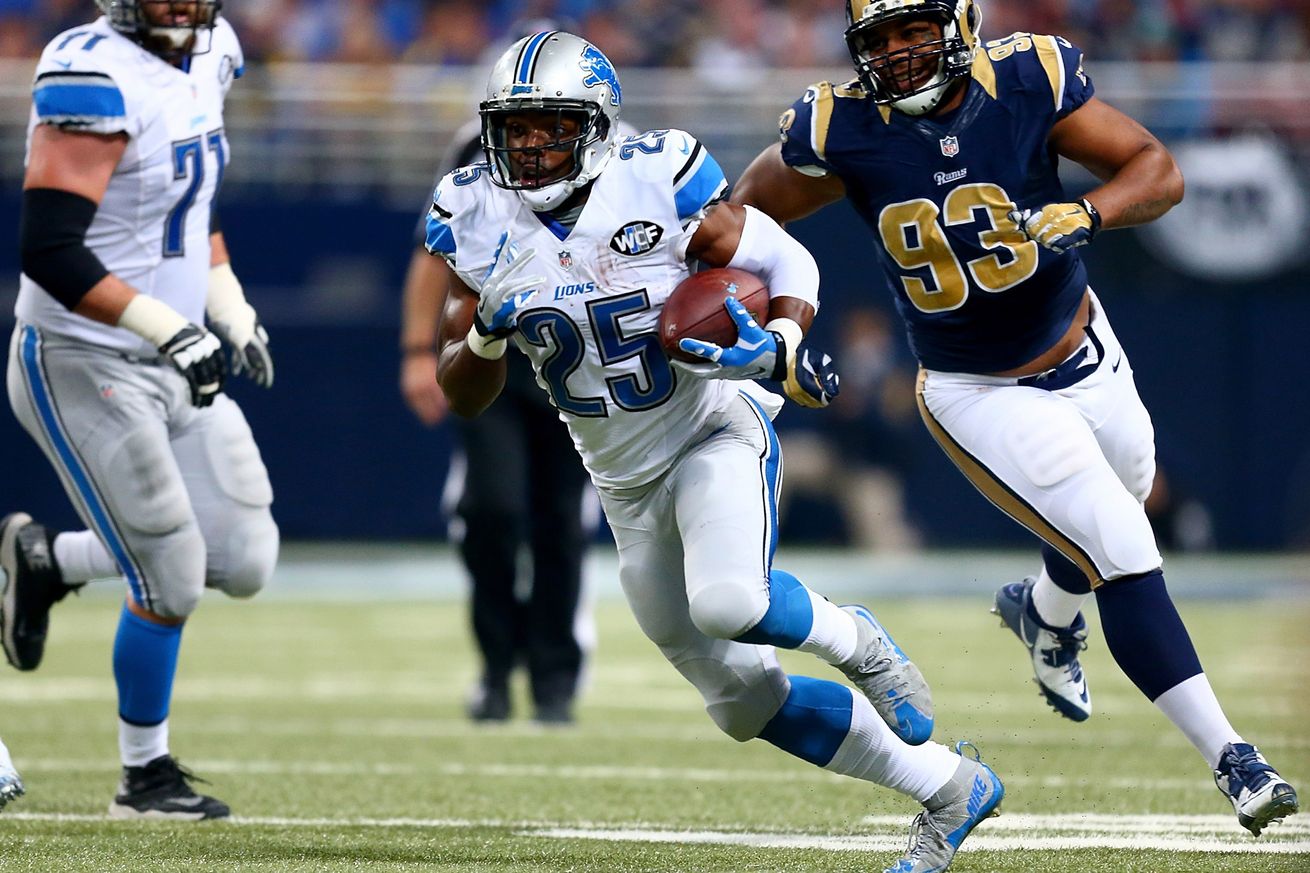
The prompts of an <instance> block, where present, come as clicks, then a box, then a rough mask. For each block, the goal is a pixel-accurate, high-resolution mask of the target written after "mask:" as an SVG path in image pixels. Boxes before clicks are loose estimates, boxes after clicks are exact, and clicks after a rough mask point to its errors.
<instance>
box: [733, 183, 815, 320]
mask: <svg viewBox="0 0 1310 873" xmlns="http://www.w3.org/2000/svg"><path fill="white" fill-rule="evenodd" d="M745 208H746V224H745V225H744V226H743V227H742V229H741V242H739V243H738V244H737V252H736V254H734V255H733V256H732V260H731V261H729V262H728V266H729V267H735V268H737V269H739V270H745V271H746V272H748V273H754V274H755V275H757V276H759V277H760V278H761V279H763V280H764V284H765V285H767V286H768V288H769V293H770V295H772V296H774V297H796V298H798V299H800V300H804V301H805V302H806V303H808V304H810V305H811V306H813V307H814V309H815V311H816V312H817V311H818V309H819V265H818V264H816V263H815V262H814V256H813V255H811V254H810V253H809V250H808V249H806V248H805V246H803V245H801V244H800V243H799V242H797V241H796V239H795V238H794V237H792V236H791V234H789V233H787V231H785V230H783V229H782V228H781V227H780V226H779V225H778V223H777V222H776V221H774V220H773V219H772V218H770V217H769V216H767V215H765V214H764V213H763V212H760V211H759V210H758V209H756V208H755V207H754V206H747V207H745Z"/></svg>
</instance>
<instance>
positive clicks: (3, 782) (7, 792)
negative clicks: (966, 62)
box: [0, 741, 23, 809]
mask: <svg viewBox="0 0 1310 873" xmlns="http://www.w3.org/2000/svg"><path fill="white" fill-rule="evenodd" d="M22 796H23V780H22V779H20V778H19V776H18V771H17V770H15V769H14V762H13V760H12V759H11V758H10V757H9V749H8V748H6V746H5V744H4V742H3V741H0V809H4V808H5V804H7V803H9V801H11V800H17V799H18V798H20V797H22Z"/></svg>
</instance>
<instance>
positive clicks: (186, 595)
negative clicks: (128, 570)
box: [129, 522, 205, 618]
mask: <svg viewBox="0 0 1310 873" xmlns="http://www.w3.org/2000/svg"><path fill="white" fill-rule="evenodd" d="M129 546H130V549H131V554H132V556H133V557H134V558H135V559H136V564H135V569H136V570H137V571H139V573H140V575H141V580H140V584H141V586H142V588H143V589H144V590H143V591H138V590H136V586H135V585H134V586H133V591H132V596H133V597H134V598H135V599H136V601H137V602H138V603H139V604H140V605H141V606H143V607H144V608H145V609H147V610H149V611H150V612H152V613H154V614H155V615H158V616H161V617H162V618H186V617H187V616H189V615H190V614H191V613H193V612H195V609H196V606H197V605H198V604H199V603H200V596H201V595H202V594H203V593H204V590H205V540H204V538H203V537H202V536H201V535H200V529H199V527H198V526H197V525H196V523H195V522H191V523H189V524H187V525H185V526H184V527H182V528H181V529H180V530H176V531H173V532H172V533H170V534H167V535H165V536H157V537H140V536H134V537H133V538H132V541H131V543H130V544H129Z"/></svg>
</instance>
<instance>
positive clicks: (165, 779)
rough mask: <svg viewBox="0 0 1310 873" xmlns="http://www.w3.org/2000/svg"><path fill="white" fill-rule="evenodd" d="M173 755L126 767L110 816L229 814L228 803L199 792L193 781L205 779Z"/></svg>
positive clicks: (197, 817) (190, 817) (193, 817)
mask: <svg viewBox="0 0 1310 873" xmlns="http://www.w3.org/2000/svg"><path fill="white" fill-rule="evenodd" d="M204 781H205V780H203V779H200V778H199V777H197V776H196V775H195V774H194V773H192V772H191V771H190V770H187V769H186V768H184V767H182V766H181V765H179V764H178V763H177V760H176V759H174V758H173V756H172V755H160V756H159V757H158V758H155V759H154V760H153V761H151V762H150V763H148V764H146V765H145V766H143V767H124V768H123V781H122V782H121V783H119V786H118V795H117V796H116V797H115V798H114V802H113V803H111V804H109V817H110V818H158V819H171V820H174V821H201V820H202V819H209V818H227V817H228V816H229V815H231V814H232V810H230V809H228V807H227V804H226V803H224V802H223V801H221V800H215V799H214V798H212V797H209V796H208V795H205V794H196V792H195V791H193V790H192V788H191V783H192V782H204Z"/></svg>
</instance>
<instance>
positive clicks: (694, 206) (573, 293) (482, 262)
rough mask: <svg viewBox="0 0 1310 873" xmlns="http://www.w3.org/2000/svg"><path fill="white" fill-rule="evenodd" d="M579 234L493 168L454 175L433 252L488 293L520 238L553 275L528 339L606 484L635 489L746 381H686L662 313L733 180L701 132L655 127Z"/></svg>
mask: <svg viewBox="0 0 1310 873" xmlns="http://www.w3.org/2000/svg"><path fill="white" fill-rule="evenodd" d="M614 148H615V153H614V156H613V158H612V160H611V162H610V164H609V166H607V167H606V169H605V172H604V173H602V174H600V176H599V177H598V178H597V179H596V181H595V182H594V183H593V185H594V187H593V188H592V191H591V195H590V198H589V199H588V200H587V203H586V206H585V207H584V208H583V210H582V213H581V215H580V217H579V218H578V222H577V224H576V225H575V226H574V228H573V229H572V230H571V231H570V230H569V229H568V228H566V227H564V226H563V225H561V224H560V223H559V222H557V221H556V220H555V219H553V218H552V217H551V215H550V214H549V213H544V212H542V213H539V212H534V211H532V210H531V209H529V208H528V207H527V206H525V205H524V203H523V200H522V199H521V198H520V197H519V196H518V194H517V193H516V192H514V191H509V190H505V189H503V188H498V187H496V186H495V185H493V184H492V183H491V180H490V179H489V178H488V174H487V165H486V164H472V165H470V166H467V167H463V168H461V169H459V170H456V171H455V172H452V173H450V174H448V175H447V176H446V177H445V178H443V179H442V180H441V183H440V184H439V185H438V186H437V190H436V193H435V195H434V197H433V201H434V202H433V206H432V211H431V213H430V215H429V217H428V230H427V248H428V251H430V252H432V253H433V254H440V255H442V256H443V257H445V258H446V260H447V261H448V262H449V263H450V265H451V267H452V268H453V269H454V270H455V272H456V273H457V274H458V275H459V277H460V278H461V279H462V280H463V281H464V282H465V284H467V285H468V286H469V287H470V288H472V289H473V290H474V291H477V290H478V289H479V288H480V287H481V284H482V281H483V279H484V277H485V275H486V273H487V271H488V270H489V269H490V267H491V265H492V264H493V262H494V260H495V250H496V246H497V242H498V239H499V237H500V234H501V233H502V232H503V231H508V232H509V234H510V237H511V238H512V239H514V240H515V241H516V242H517V243H518V245H519V246H520V247H521V249H522V250H525V251H526V250H527V249H534V250H535V251H536V261H535V262H534V263H533V264H532V265H531V267H530V268H529V271H530V272H531V273H541V274H543V275H544V276H545V277H546V281H545V282H544V283H543V284H542V286H541V288H540V289H539V291H538V293H537V295H536V297H535V298H533V299H532V301H531V302H530V303H529V304H528V305H527V307H526V309H525V310H524V312H523V314H522V315H521V316H520V318H519V320H518V330H517V332H516V334H515V341H516V343H517V344H518V346H519V348H520V349H522V350H523V351H524V352H525V353H526V354H527V356H528V357H529V359H531V361H532V364H533V367H534V369H535V370H536V372H537V381H538V382H539V383H540V384H541V386H542V387H543V388H545V389H546V390H547V391H548V392H550V397H551V401H552V403H554V405H555V406H556V408H557V409H558V410H559V414H560V417H561V418H562V419H563V420H564V421H565V422H566V423H567V424H568V426H569V428H570V430H571V432H572V434H573V440H574V443H575V444H576V445H577V448H578V451H579V452H580V453H581V455H582V458H583V462H584V463H585V465H586V467H587V469H588V470H589V471H590V472H591V474H592V478H593V480H594V481H595V482H596V483H597V484H598V485H601V486H608V487H620V488H622V487H632V486H636V485H641V484H644V483H646V482H649V481H651V480H652V479H654V478H656V477H657V476H658V475H659V474H660V473H662V472H663V471H664V470H665V469H667V468H668V466H669V464H670V463H672V461H673V460H674V458H676V456H677V454H678V453H679V452H680V451H681V450H682V449H684V448H685V447H686V446H687V445H688V444H689V440H690V439H691V438H692V437H693V436H694V435H695V434H697V433H698V432H699V430H700V429H701V428H702V426H703V425H704V424H705V422H706V420H707V419H708V418H709V416H710V415H711V414H712V413H713V412H715V411H717V410H719V409H721V408H722V407H723V406H724V405H725V404H726V403H728V402H730V401H731V400H732V398H734V397H735V396H736V395H737V391H738V386H737V385H735V384H732V383H729V382H726V381H722V380H717V379H699V378H694V377H690V376H688V375H686V374H679V373H678V372H677V371H676V370H674V368H673V367H671V366H670V364H669V361H668V359H667V358H666V357H665V355H664V352H663V350H662V349H661V348H660V344H659V340H658V337H657V334H656V331H657V323H658V320H659V312H660V308H661V307H662V306H663V304H664V301H665V300H666V299H667V298H668V296H669V294H670V292H672V290H673V288H674V287H675V286H676V285H677V284H678V283H679V282H680V281H682V280H683V279H684V278H686V277H687V275H688V272H689V271H688V269H687V264H686V251H687V245H688V243H689V241H690V239H691V236H692V235H693V234H694V232H695V230H696V228H697V227H698V226H699V222H698V219H699V217H700V216H701V215H702V214H703V213H704V211H705V209H706V208H707V207H708V206H709V205H711V204H713V203H714V202H716V201H717V200H719V199H720V198H722V196H723V195H724V193H725V191H726V190H727V180H726V179H725V178H724V175H723V170H722V169H720V167H719V165H718V163H717V162H716V161H715V160H714V158H713V157H712V156H711V155H710V154H709V152H708V151H706V150H705V148H704V146H702V145H701V144H700V143H699V142H697V141H696V139H695V138H693V137H692V136H691V135H690V134H687V133H684V132H683V131H680V130H652V131H648V132H646V133H643V134H641V135H639V136H632V137H628V138H626V139H624V140H621V141H619V142H618V143H617V144H616V145H615V146H614Z"/></svg>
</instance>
